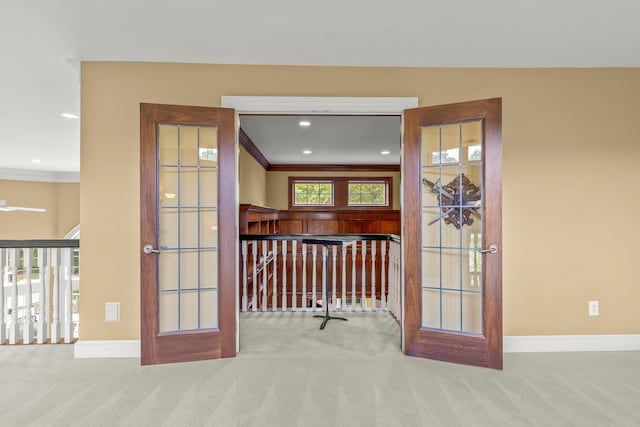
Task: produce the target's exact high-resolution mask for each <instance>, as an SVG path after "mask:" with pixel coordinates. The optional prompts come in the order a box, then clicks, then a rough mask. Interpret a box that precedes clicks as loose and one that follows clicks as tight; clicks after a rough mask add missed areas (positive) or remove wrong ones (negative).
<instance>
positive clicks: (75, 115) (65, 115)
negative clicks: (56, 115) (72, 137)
mask: <svg viewBox="0 0 640 427" xmlns="http://www.w3.org/2000/svg"><path fill="white" fill-rule="evenodd" d="M60 115H61V116H62V117H64V118H65V119H77V118H78V117H80V116H78V115H77V114H73V113H62V114H60Z"/></svg>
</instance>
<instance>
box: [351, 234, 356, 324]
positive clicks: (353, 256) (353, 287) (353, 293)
mask: <svg viewBox="0 0 640 427" xmlns="http://www.w3.org/2000/svg"><path fill="white" fill-rule="evenodd" d="M357 248H358V245H357V242H356V241H355V240H354V241H353V242H351V307H350V308H351V311H356V257H357V255H358V254H357Z"/></svg>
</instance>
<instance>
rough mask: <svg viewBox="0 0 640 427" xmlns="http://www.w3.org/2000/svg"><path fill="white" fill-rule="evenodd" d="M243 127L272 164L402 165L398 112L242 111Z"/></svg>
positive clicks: (241, 120) (241, 122)
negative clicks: (273, 113)
mask: <svg viewBox="0 0 640 427" xmlns="http://www.w3.org/2000/svg"><path fill="white" fill-rule="evenodd" d="M302 120H306V121H308V122H309V123H311V125H310V126H308V127H302V126H300V124H299V123H300V121H302ZM240 126H241V127H242V129H243V130H244V131H245V133H246V134H247V135H248V136H249V137H250V138H251V140H252V141H253V143H254V144H255V145H256V147H258V149H259V150H260V151H261V152H262V154H263V155H264V157H265V158H266V159H267V160H268V161H269V163H271V164H314V163H315V164H358V163H362V164H400V116H240ZM303 150H311V152H312V153H311V154H304V153H303V152H302V151H303ZM382 151H389V154H388V155H383V154H381V152H382Z"/></svg>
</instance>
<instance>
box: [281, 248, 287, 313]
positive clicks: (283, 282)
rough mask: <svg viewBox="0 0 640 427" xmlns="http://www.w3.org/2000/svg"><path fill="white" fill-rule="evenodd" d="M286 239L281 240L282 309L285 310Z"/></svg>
mask: <svg viewBox="0 0 640 427" xmlns="http://www.w3.org/2000/svg"><path fill="white" fill-rule="evenodd" d="M287 308H288V307H287V241H286V240H283V241H282V311H286V310H287Z"/></svg>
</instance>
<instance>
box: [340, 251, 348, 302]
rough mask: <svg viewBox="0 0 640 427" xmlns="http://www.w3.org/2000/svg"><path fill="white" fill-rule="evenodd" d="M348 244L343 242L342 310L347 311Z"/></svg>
mask: <svg viewBox="0 0 640 427" xmlns="http://www.w3.org/2000/svg"><path fill="white" fill-rule="evenodd" d="M347 248H348V246H347V242H342V294H341V295H340V306H341V307H340V308H342V309H343V310H346V309H347Z"/></svg>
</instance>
